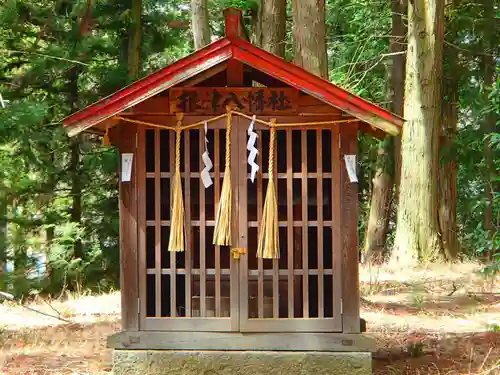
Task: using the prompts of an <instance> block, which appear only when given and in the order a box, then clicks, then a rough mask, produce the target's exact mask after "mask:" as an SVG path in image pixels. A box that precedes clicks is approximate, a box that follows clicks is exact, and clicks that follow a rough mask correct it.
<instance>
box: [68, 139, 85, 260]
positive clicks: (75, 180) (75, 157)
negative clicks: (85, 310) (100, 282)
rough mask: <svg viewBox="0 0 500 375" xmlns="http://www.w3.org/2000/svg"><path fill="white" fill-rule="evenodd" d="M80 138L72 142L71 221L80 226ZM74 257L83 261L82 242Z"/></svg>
mask: <svg viewBox="0 0 500 375" xmlns="http://www.w3.org/2000/svg"><path fill="white" fill-rule="evenodd" d="M80 144H81V140H80V136H79V135H78V136H75V137H74V138H73V139H72V140H71V160H70V169H69V170H70V174H71V197H72V199H73V202H72V205H71V221H72V222H73V223H76V224H78V225H81V223H82V186H81V180H80ZM73 255H74V257H75V258H81V259H83V255H84V254H83V245H82V241H81V240H77V241H76V242H75V245H74V252H73Z"/></svg>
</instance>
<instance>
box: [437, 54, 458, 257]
mask: <svg viewBox="0 0 500 375" xmlns="http://www.w3.org/2000/svg"><path fill="white" fill-rule="evenodd" d="M449 56H450V60H451V59H452V58H451V56H452V54H451V55H449ZM443 84H444V85H445V87H444V89H443V94H444V95H443V101H442V121H441V136H440V147H439V149H440V153H441V155H440V163H439V184H438V186H439V228H440V231H441V240H442V242H443V249H444V253H445V255H446V258H447V259H448V260H452V259H455V258H456V256H457V254H458V236H457V168H456V165H455V160H454V157H453V153H452V150H453V147H454V145H455V138H456V132H457V123H458V111H457V101H458V85H456V81H454V80H453V81H452V82H450V81H449V80H447V79H445V80H444V82H443Z"/></svg>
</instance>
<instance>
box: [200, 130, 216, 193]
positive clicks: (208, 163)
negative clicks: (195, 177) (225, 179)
mask: <svg viewBox="0 0 500 375" xmlns="http://www.w3.org/2000/svg"><path fill="white" fill-rule="evenodd" d="M207 132H208V124H207V122H206V121H205V135H204V136H205V152H204V153H203V155H201V159H202V160H203V164H204V165H205V168H203V170H202V171H201V181H202V182H203V186H205V189H206V188H207V187H209V186H211V185H212V184H213V181H212V177H210V170H211V169H212V167H213V166H214V165H213V163H212V160H211V159H210V155H209V154H208V138H207Z"/></svg>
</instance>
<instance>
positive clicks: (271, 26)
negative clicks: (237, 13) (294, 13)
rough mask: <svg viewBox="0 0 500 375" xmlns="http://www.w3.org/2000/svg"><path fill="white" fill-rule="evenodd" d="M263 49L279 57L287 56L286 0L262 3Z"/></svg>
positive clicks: (272, 0)
mask: <svg viewBox="0 0 500 375" xmlns="http://www.w3.org/2000/svg"><path fill="white" fill-rule="evenodd" d="M262 7H263V8H262V13H261V15H262V26H261V32H262V44H261V46H262V48H263V49H265V50H266V51H268V52H271V53H273V54H275V55H277V56H280V57H284V56H285V17H286V0H263V2H262Z"/></svg>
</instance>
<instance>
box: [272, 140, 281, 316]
mask: <svg viewBox="0 0 500 375" xmlns="http://www.w3.org/2000/svg"><path fill="white" fill-rule="evenodd" d="M276 138H277V137H276ZM274 149H275V150H276V154H275V157H274V169H275V170H276V171H277V169H278V163H277V159H278V144H277V141H276V140H275V141H274ZM274 186H275V187H276V196H279V194H280V192H279V191H278V178H277V176H276V175H275V176H274ZM278 236H279V232H278ZM279 282H280V279H279V259H273V318H275V319H276V318H279V315H280V313H279V302H280V300H279Z"/></svg>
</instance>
